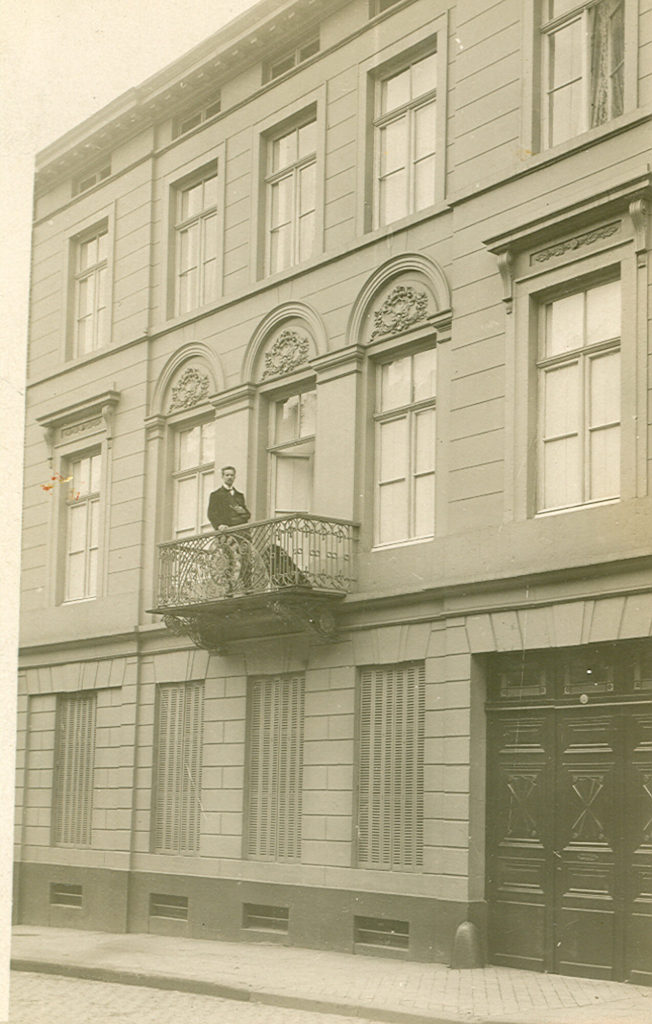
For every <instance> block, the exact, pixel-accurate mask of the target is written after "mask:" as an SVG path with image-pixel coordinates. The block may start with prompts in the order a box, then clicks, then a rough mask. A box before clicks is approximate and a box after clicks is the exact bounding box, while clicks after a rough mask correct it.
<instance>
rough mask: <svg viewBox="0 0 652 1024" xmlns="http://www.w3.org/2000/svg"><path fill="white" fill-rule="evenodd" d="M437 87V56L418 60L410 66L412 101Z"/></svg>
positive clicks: (433, 55) (434, 54)
mask: <svg viewBox="0 0 652 1024" xmlns="http://www.w3.org/2000/svg"><path fill="white" fill-rule="evenodd" d="M436 85H437V54H436V53H431V54H429V56H428V57H424V58H423V59H422V60H418V61H417V62H416V63H415V64H413V65H412V99H416V97H417V96H422V95H423V94H424V92H430V90H431V89H434V88H435V87H436Z"/></svg>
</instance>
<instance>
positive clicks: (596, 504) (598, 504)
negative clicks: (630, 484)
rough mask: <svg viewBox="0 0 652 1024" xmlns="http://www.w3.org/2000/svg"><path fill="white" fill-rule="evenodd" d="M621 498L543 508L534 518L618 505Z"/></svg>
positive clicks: (546, 517)
mask: <svg viewBox="0 0 652 1024" xmlns="http://www.w3.org/2000/svg"><path fill="white" fill-rule="evenodd" d="M620 500H621V498H620V497H616V498H603V499H602V501H585V502H583V503H582V504H581V505H566V506H564V508H549V509H542V510H541V511H540V512H535V514H534V516H533V518H534V519H548V518H549V517H550V516H561V515H566V514H567V513H568V512H580V511H582V509H589V508H605V507H607V506H609V505H617V504H618V503H619V502H620Z"/></svg>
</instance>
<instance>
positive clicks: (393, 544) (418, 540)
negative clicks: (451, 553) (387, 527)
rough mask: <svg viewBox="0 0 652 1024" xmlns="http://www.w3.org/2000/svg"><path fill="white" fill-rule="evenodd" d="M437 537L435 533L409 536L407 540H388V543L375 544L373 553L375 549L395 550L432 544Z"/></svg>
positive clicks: (372, 549)
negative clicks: (423, 535) (425, 535)
mask: <svg viewBox="0 0 652 1024" xmlns="http://www.w3.org/2000/svg"><path fill="white" fill-rule="evenodd" d="M434 539H435V536H434V534H431V535H430V536H429V537H409V538H408V539H407V540H393V541H388V542H387V544H374V546H373V547H372V548H371V553H372V554H373V553H374V551H393V550H394V549H395V548H411V547H414V545H415V544H430V543H432V541H433V540H434Z"/></svg>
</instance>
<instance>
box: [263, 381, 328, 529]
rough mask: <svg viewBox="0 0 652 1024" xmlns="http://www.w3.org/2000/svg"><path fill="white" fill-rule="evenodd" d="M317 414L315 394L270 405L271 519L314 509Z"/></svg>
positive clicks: (311, 392) (308, 393)
mask: <svg viewBox="0 0 652 1024" xmlns="http://www.w3.org/2000/svg"><path fill="white" fill-rule="evenodd" d="M316 412H317V393H316V392H315V391H303V392H300V393H299V394H295V395H290V396H289V397H288V398H283V399H281V400H280V401H277V402H273V403H272V405H271V410H270V416H271V423H270V433H271V439H272V443H271V445H270V446H269V448H268V452H269V459H270V478H271V490H272V493H271V502H270V514H271V515H274V516H278V515H283V514H284V513H286V512H309V511H310V510H311V508H312V477H313V458H314V454H315V417H316Z"/></svg>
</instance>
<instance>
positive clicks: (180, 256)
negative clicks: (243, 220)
mask: <svg viewBox="0 0 652 1024" xmlns="http://www.w3.org/2000/svg"><path fill="white" fill-rule="evenodd" d="M175 207H176V211H175V212H176V220H175V243H176V286H177V301H176V307H177V313H179V314H181V313H188V312H190V310H193V309H197V308H198V307H200V306H205V305H206V304H207V303H209V302H213V301H214V300H215V299H216V298H217V168H216V166H215V165H214V166H213V167H212V168H211V169H209V170H207V171H206V172H204V173H203V174H201V175H200V176H198V177H197V178H195V179H194V180H192V181H191V182H189V183H188V184H187V185H184V186H183V187H180V188H178V189H177V190H176V196H175Z"/></svg>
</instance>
